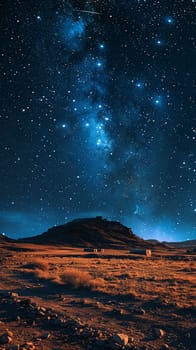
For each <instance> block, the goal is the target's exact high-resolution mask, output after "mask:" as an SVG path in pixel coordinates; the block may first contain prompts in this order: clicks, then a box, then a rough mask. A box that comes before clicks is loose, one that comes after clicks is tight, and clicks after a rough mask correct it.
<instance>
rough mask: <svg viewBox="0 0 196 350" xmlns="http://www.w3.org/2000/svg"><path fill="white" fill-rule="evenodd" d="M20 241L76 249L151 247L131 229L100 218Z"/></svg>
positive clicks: (56, 228) (75, 221) (80, 220)
mask: <svg viewBox="0 0 196 350" xmlns="http://www.w3.org/2000/svg"><path fill="white" fill-rule="evenodd" d="M20 241H23V242H29V243H37V244H63V245H70V246H76V247H97V248H100V247H102V248H123V247H124V248H129V247H132V248H138V247H144V246H145V247H150V246H151V245H150V244H149V243H148V242H146V241H144V240H143V239H141V238H139V237H137V236H136V235H135V234H134V233H133V232H132V230H131V229H130V228H128V227H126V226H124V225H122V224H121V223H119V222H117V221H109V220H106V219H104V218H102V217H100V216H98V217H96V218H85V219H76V220H73V221H71V222H69V223H67V224H65V225H60V226H56V227H52V228H50V229H49V230H48V231H47V232H44V233H43V234H41V235H38V236H34V237H29V238H24V239H22V240H20Z"/></svg>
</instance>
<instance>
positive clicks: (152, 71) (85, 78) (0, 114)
mask: <svg viewBox="0 0 196 350" xmlns="http://www.w3.org/2000/svg"><path fill="white" fill-rule="evenodd" d="M195 5H196V3H194V2H191V0H190V1H180V0H178V1H175V0H174V1H164V0H163V1H160V2H158V1H145V0H140V1H139V0H138V1H136V0H135V1H120V0H119V1H115V0H114V1H64V0H56V1H55V0H46V1H41V2H40V1H38V0H37V1H35V0H34V1H32V0H29V1H19V0H18V1H17V0H12V1H11V0H9V1H6V2H1V12H2V14H3V16H2V21H1V22H2V29H1V34H0V35H1V67H0V68H1V77H2V79H1V81H2V84H1V94H0V99H1V111H0V125H1V128H0V132H1V149H0V157H1V182H0V193H1V197H0V230H1V232H4V233H5V234H7V235H8V236H10V237H22V236H27V235H28V236H30V235H35V234H38V233H41V232H43V231H44V230H46V229H47V228H49V227H51V226H54V225H59V224H63V223H65V222H67V221H70V220H72V219H73V218H76V217H92V216H96V215H102V216H103V217H106V218H108V219H111V220H118V221H120V222H122V223H124V224H126V225H127V226H129V227H131V228H132V229H133V231H134V232H135V233H136V234H138V235H140V236H142V237H144V238H149V237H151V238H157V239H159V240H185V239H194V238H196V224H195V222H196V220H195V218H196V200H195V188H196V187H195V175H196V158H195V140H196V117H195V116H196V112H195V80H194V78H195V62H196V57H195V56H196V55H195V49H196V43H195V34H196V31H195V27H196V26H195V24H196V23H195V18H196V17H195V8H196V6H195Z"/></svg>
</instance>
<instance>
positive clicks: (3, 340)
mask: <svg viewBox="0 0 196 350" xmlns="http://www.w3.org/2000/svg"><path fill="white" fill-rule="evenodd" d="M12 337H13V333H12V332H10V331H7V332H6V333H4V334H2V335H1V337H0V344H9V343H11V342H12Z"/></svg>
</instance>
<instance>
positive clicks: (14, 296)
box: [9, 292, 19, 298]
mask: <svg viewBox="0 0 196 350" xmlns="http://www.w3.org/2000/svg"><path fill="white" fill-rule="evenodd" d="M9 295H10V297H11V298H18V297H19V295H18V293H15V292H11V293H10V294H9Z"/></svg>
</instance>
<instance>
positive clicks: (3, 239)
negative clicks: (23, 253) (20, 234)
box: [0, 233, 15, 243]
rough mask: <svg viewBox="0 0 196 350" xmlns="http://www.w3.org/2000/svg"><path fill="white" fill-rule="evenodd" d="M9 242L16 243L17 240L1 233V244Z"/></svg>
mask: <svg viewBox="0 0 196 350" xmlns="http://www.w3.org/2000/svg"><path fill="white" fill-rule="evenodd" d="M7 242H15V240H14V239H12V238H9V237H7V236H5V235H4V234H2V233H0V243H7Z"/></svg>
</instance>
